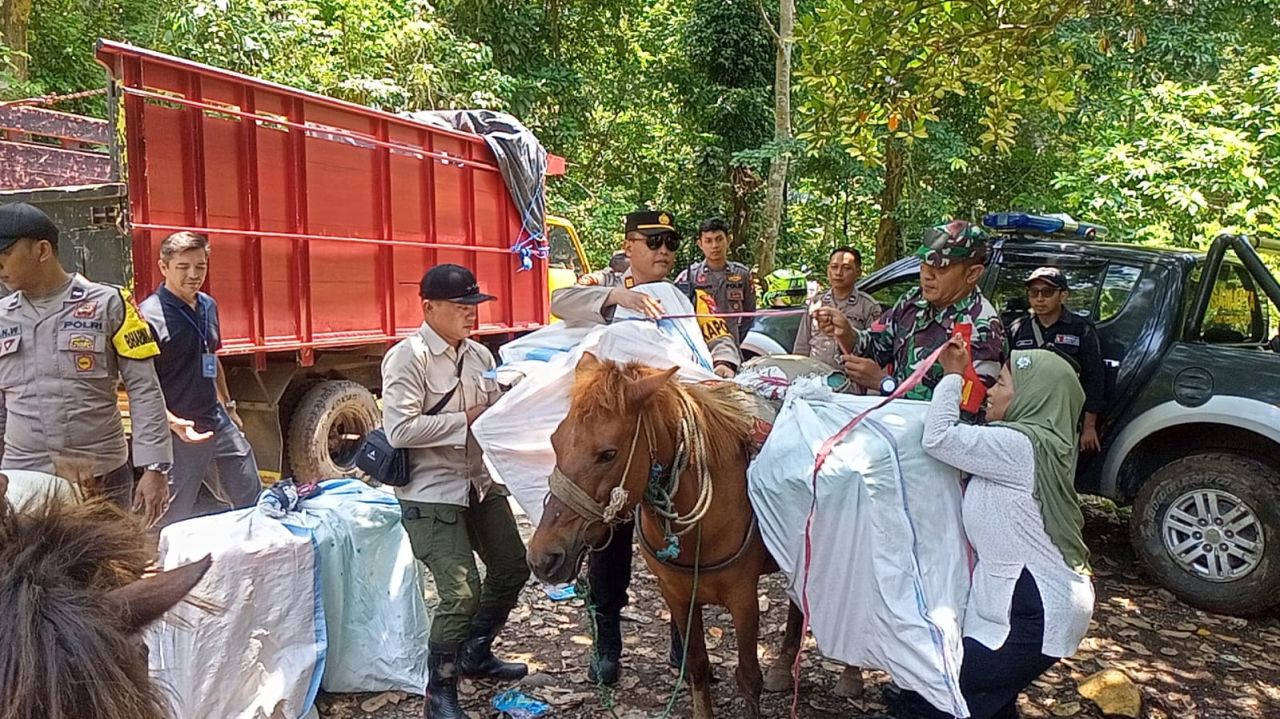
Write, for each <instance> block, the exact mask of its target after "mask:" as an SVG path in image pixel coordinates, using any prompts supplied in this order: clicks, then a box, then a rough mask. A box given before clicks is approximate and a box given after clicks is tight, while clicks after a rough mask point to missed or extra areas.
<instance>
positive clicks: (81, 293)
mask: <svg viewBox="0 0 1280 719" xmlns="http://www.w3.org/2000/svg"><path fill="white" fill-rule="evenodd" d="M87 294H89V291H88V290H86V289H85V288H83V287H72V288H71V294H70V295H68V296H67V301H68V302H79V301H80V300H82V299H84V298H85V295H87Z"/></svg>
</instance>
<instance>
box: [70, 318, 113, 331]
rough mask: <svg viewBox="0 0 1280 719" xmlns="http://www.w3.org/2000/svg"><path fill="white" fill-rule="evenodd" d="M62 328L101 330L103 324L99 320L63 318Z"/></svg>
mask: <svg viewBox="0 0 1280 719" xmlns="http://www.w3.org/2000/svg"><path fill="white" fill-rule="evenodd" d="M62 329H63V330H96V331H99V332H100V331H102V330H103V329H104V327H103V324H102V322H101V321H99V320H63V321H62Z"/></svg>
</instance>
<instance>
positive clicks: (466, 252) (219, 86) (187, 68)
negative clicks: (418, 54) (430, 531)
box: [97, 41, 563, 367]
mask: <svg viewBox="0 0 1280 719" xmlns="http://www.w3.org/2000/svg"><path fill="white" fill-rule="evenodd" d="M97 56H98V59H99V61H100V62H101V63H102V64H103V65H105V66H106V67H107V70H108V72H109V73H110V74H111V75H112V77H113V78H114V79H115V80H116V81H117V84H116V85H115V90H116V96H115V98H114V102H113V109H114V111H115V112H117V113H119V112H123V113H124V118H123V119H124V123H123V137H122V140H123V142H122V143H120V147H121V148H122V150H123V157H121V158H118V160H119V162H118V164H119V167H120V171H121V174H122V177H121V180H123V181H127V183H128V188H129V211H130V227H131V229H132V251H133V257H134V263H133V264H134V272H135V284H136V288H137V292H138V294H139V295H140V296H142V295H146V294H149V293H150V292H151V290H152V289H153V288H154V287H156V286H157V285H158V284H159V282H160V277H159V273H158V270H157V268H156V264H155V258H156V257H157V256H158V250H159V245H160V242H161V240H163V239H164V237H165V236H166V235H168V234H169V233H171V232H174V231H177V230H193V231H196V232H201V233H205V234H207V235H209V236H210V238H211V240H212V244H213V254H212V262H211V263H210V273H209V281H208V286H207V288H206V289H207V291H209V292H210V293H212V294H213V295H214V296H215V297H216V298H217V300H218V303H219V305H220V308H221V310H220V314H221V317H222V329H223V341H224V354H254V355H255V360H256V361H255V363H254V364H255V365H258V366H260V367H261V366H265V362H266V357H267V354H268V353H274V352H280V351H287V352H297V353H298V357H299V361H300V363H301V364H303V365H304V366H305V365H309V364H310V363H311V362H312V361H313V359H314V353H315V351H316V350H319V349H324V348H337V347H352V346H358V345H363V344H374V343H380V344H386V343H389V342H392V341H394V340H395V338H397V337H399V336H404V335H405V334H408V333H410V332H412V331H413V329H414V328H416V327H417V326H418V325H419V324H420V323H421V321H422V316H421V311H420V309H419V300H418V297H417V286H418V280H419V278H420V277H421V276H422V272H423V270H424V268H426V267H428V266H430V265H434V264H437V263H443V262H453V263H457V264H460V265H465V266H467V267H470V268H471V269H472V270H473V271H474V272H475V273H476V276H477V277H478V278H479V281H480V286H481V289H482V291H484V292H487V293H490V294H493V295H496V296H497V297H498V298H499V299H498V301H496V302H491V303H488V304H485V305H482V306H481V307H480V329H479V331H480V332H481V333H507V332H513V331H523V330H527V329H532V328H535V327H538V326H541V325H542V324H545V323H546V321H547V317H548V313H549V300H548V291H547V271H546V270H547V268H546V262H545V260H538V261H535V265H534V268H533V269H532V270H531V271H527V272H520V271H518V268H519V261H518V258H517V257H516V256H514V255H513V254H512V253H511V251H510V247H511V246H512V245H513V244H515V243H516V242H517V241H518V240H519V239H521V223H520V211H519V209H518V208H517V207H516V206H515V205H514V203H513V202H512V200H511V196H510V194H509V193H508V191H507V188H506V186H505V184H504V183H503V179H502V176H501V174H500V173H499V170H498V167H497V166H496V164H495V161H494V157H493V154H492V153H491V152H490V150H489V148H488V147H487V146H486V145H485V143H484V141H483V139H481V138H480V137H479V136H478V135H471V134H467V133H461V132H453V131H449V130H445V129H440V128H437V127H432V126H428V125H424V124H421V123H418V122H414V121H412V120H408V119H405V118H402V117H398V116H396V115H392V114H389V113H385V112H380V111H377V110H373V109H370V108H366V107H361V106H359V105H354V104H351V103H347V102H342V101H338V100H334V99H331V98H327V97H322V96H320V95H315V94H312V93H307V92H302V91H300V90H295V89H292V88H287V87H284V86H281V85H276V84H273V83H269V82H265V81H262V80H258V79H254V78H252V77H248V76H245V75H240V74H237V73H233V72H228V71H225V70H220V69H217V68H213V67H209V66H206V65H201V64H198V63H193V62H190V61H187V60H181V59H178V58H174V57H170V56H167V55H163V54H160V53H155V52H150V51H147V50H143V49H140V48H136V47H133V46H129V45H124V44H120V43H114V42H108V41H103V42H102V43H100V45H99V48H98V51H97ZM115 126H116V127H121V124H120V123H119V121H118V120H117V122H116V123H115ZM551 166H552V167H553V168H556V169H559V170H560V171H563V161H562V160H560V159H559V158H553V159H552V161H551ZM553 171H554V170H553Z"/></svg>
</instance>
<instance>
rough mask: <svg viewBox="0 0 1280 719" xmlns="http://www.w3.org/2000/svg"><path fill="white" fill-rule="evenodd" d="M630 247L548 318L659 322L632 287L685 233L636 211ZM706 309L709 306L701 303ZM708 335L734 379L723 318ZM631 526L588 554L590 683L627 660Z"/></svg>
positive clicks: (710, 322) (704, 321) (675, 654)
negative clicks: (620, 268) (637, 315)
mask: <svg viewBox="0 0 1280 719" xmlns="http://www.w3.org/2000/svg"><path fill="white" fill-rule="evenodd" d="M625 228H626V240H625V243H626V244H625V249H626V252H627V256H628V257H630V258H631V267H630V268H628V269H627V271H626V272H614V271H613V270H609V269H605V270H600V271H598V272H592V273H590V274H586V275H583V276H582V277H581V278H579V279H578V285H577V286H575V287H562V288H560V289H558V290H556V291H555V292H553V293H552V294H551V313H552V314H554V315H555V316H557V317H560V318H562V319H564V320H565V321H568V322H590V323H596V324H607V323H609V322H612V321H613V314H614V312H615V311H616V309H617V308H618V307H626V308H627V309H630V310H634V311H636V312H641V313H644V314H646V315H648V316H649V317H654V318H657V317H661V316H662V314H663V309H662V306H661V305H660V304H659V303H658V301H657V300H655V299H654V298H652V297H650V296H649V295H647V294H645V293H643V292H636V291H634V290H632V289H631V288H632V287H635V286H636V285H642V284H648V283H650V282H666V281H667V280H666V277H667V273H669V272H670V271H671V266H672V264H673V263H674V262H675V257H676V251H677V250H679V249H680V235H679V234H678V233H677V232H676V229H675V224H674V221H673V219H672V217H671V214H670V213H667V212H632V213H631V214H629V215H627V216H626V223H625ZM698 306H699V307H700V308H701V307H705V306H706V303H705V302H702V301H700V302H698ZM699 324H700V325H701V326H702V333H703V337H704V338H706V339H707V340H708V341H707V347H708V349H710V351H711V358H712V360H713V361H714V363H715V371H716V374H718V375H720V376H722V377H732V376H733V375H734V373H735V371H736V370H737V368H738V365H739V364H741V362H742V357H741V355H740V354H739V353H738V345H737V341H736V340H735V338H734V337H733V336H732V335H731V334H730V333H729V328H728V327H727V326H726V325H725V323H724V321H723V320H719V319H710V318H700V320H699ZM633 529H634V523H628V524H623V525H620V526H619V527H618V528H617V530H616V531H614V532H613V534H612V535H611V536H610V539H609V543H608V544H606V545H605V546H604V547H603V548H602V549H600V550H599V551H597V552H595V553H593V554H592V555H591V559H590V563H589V565H588V567H587V572H588V577H589V582H590V585H591V586H590V589H591V593H590V606H591V608H592V610H593V612H594V614H595V617H594V619H595V625H596V646H595V650H594V651H593V652H592V655H591V656H592V659H591V663H590V665H589V667H588V675H589V676H590V677H591V680H592V681H597V680H599V681H602V682H604V683H605V684H614V683H616V682H617V681H618V674H619V672H620V671H621V660H622V609H623V607H625V606H626V605H627V599H628V598H627V587H629V586H630V584H631V551H632V541H631V540H632V533H633ZM671 644H672V647H671V657H670V661H671V663H672V665H673V666H677V667H678V666H680V659H681V655H682V654H683V650H682V648H681V646H680V637H679V635H678V633H677V632H676V630H675V624H674V623H673V624H672V625H671Z"/></svg>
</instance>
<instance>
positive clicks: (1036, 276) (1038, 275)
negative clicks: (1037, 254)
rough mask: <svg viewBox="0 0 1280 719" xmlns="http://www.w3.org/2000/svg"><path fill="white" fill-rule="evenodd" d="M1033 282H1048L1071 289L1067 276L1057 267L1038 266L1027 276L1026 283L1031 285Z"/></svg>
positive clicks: (1061, 288) (1059, 287) (1061, 287)
mask: <svg viewBox="0 0 1280 719" xmlns="http://www.w3.org/2000/svg"><path fill="white" fill-rule="evenodd" d="M1032 282H1047V283H1049V284H1051V285H1053V286H1054V287H1057V288H1058V289H1060V290H1067V289H1071V287H1070V285H1068V284H1067V276H1066V275H1064V274H1062V270H1060V269H1058V268H1057V267H1040V268H1037V269H1036V270H1035V271H1033V272H1032V273H1031V274H1030V275H1028V276H1027V282H1026V284H1028V285H1030V284H1031V283H1032Z"/></svg>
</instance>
